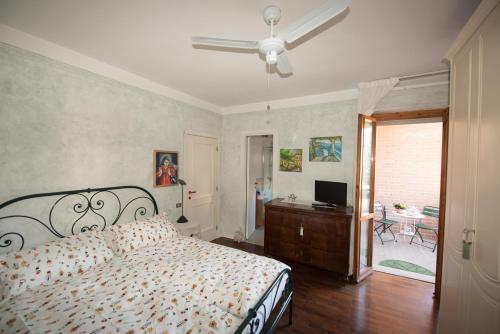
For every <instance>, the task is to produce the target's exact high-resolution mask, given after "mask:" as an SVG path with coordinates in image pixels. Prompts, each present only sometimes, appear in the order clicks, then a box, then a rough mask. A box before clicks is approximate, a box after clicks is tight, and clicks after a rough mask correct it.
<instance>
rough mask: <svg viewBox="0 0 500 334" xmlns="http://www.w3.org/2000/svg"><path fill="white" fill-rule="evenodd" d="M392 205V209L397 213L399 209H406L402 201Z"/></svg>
mask: <svg viewBox="0 0 500 334" xmlns="http://www.w3.org/2000/svg"><path fill="white" fill-rule="evenodd" d="M393 205H394V209H396V212H397V213H400V212H401V210H406V204H405V203H403V202H400V203H394V204H393Z"/></svg>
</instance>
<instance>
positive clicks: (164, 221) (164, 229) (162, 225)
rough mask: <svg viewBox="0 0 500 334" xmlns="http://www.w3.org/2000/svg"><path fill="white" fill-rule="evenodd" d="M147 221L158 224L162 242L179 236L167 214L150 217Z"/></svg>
mask: <svg viewBox="0 0 500 334" xmlns="http://www.w3.org/2000/svg"><path fill="white" fill-rule="evenodd" d="M146 220H147V221H148V222H151V223H156V224H158V225H157V227H158V234H159V238H160V241H162V240H166V239H171V238H175V237H177V236H178V235H179V232H178V231H177V228H176V227H175V225H174V224H172V222H171V221H170V219H168V215H167V214H166V213H165V212H163V213H160V214H159V215H154V216H152V217H149V218H147V219H146Z"/></svg>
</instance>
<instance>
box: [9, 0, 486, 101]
mask: <svg viewBox="0 0 500 334" xmlns="http://www.w3.org/2000/svg"><path fill="white" fill-rule="evenodd" d="M323 1H324V0H308V1H303V0H302V1H300V0H294V1H292V0H288V1H285V0H273V1H271V0H267V1H266V0H252V1H250V0H217V1H215V0H212V1H206V0H204V1H202V0H198V1H197V0H148V1H137V0H107V1H102V0H85V1H81V0H0V23H3V24H6V25H8V26H10V27H12V28H15V29H18V30H21V31H24V32H26V33H29V34H31V35H34V36H37V37H40V38H43V39H46V40H48V41H51V42H53V43H56V44H58V45H60V46H63V47H66V48H69V49H72V50H74V51H77V52H79V53H82V54H84V55H87V56H89V57H92V58H95V59H97V60H100V61H102V62H105V63H108V64H111V65H114V66H116V67H118V68H121V69H123V70H126V71H128V72H131V73H134V74H137V75H140V76H142V77H144V78H147V79H150V80H152V81H155V82H157V83H159V84H161V85H164V86H168V87H170V88H173V89H176V90H179V91H181V92H185V93H187V94H190V95H192V96H195V97H197V98H200V99H203V100H205V101H208V102H211V103H213V104H216V105H218V106H220V107H228V106H234V105H241V104H248V103H255V102H260V101H265V100H268V99H269V100H275V99H284V98H293V97H298V96H305V95H314V94H322V93H326V92H332V91H336V90H343V89H348V88H353V87H355V86H356V85H357V83H358V82H360V81H369V80H375V79H379V78H386V77H391V76H400V75H406V74H415V73H423V72H429V71H436V70H440V69H446V67H447V66H446V64H445V63H443V61H442V59H443V56H444V53H445V52H446V49H447V48H448V46H449V45H450V44H451V42H452V41H453V39H454V38H455V37H456V35H457V34H458V32H459V31H460V28H461V27H462V26H463V25H464V24H465V22H466V21H467V19H468V18H469V16H470V15H471V14H472V11H473V10H474V9H475V7H476V6H477V4H478V3H479V0H377V1H373V0H372V1H366V0H352V1H351V4H350V6H349V9H348V10H347V11H346V12H344V13H343V14H342V15H340V16H339V17H338V18H335V19H333V20H332V21H330V22H329V23H327V24H326V25H325V26H323V27H321V28H319V29H317V30H316V31H314V32H312V33H310V34H309V35H307V36H306V38H303V39H301V40H299V42H300V43H295V44H294V45H292V46H291V47H289V48H288V50H289V51H288V57H289V59H290V61H291V63H292V65H293V67H294V74H293V75H292V76H290V77H286V78H282V77H280V76H278V75H277V74H273V75H272V76H271V79H270V80H271V82H270V84H271V87H270V90H269V91H267V88H266V86H267V85H266V80H267V79H266V71H265V63H264V62H263V61H262V60H261V59H259V57H258V55H257V54H249V53H234V52H226V51H211V50H204V49H195V48H193V47H192V46H191V40H190V37H191V36H193V35H203V36H209V37H221V38H232V39H249V40H258V39H262V38H264V37H267V35H268V34H269V31H268V26H267V25H266V24H265V23H264V21H263V19H262V15H261V11H262V9H263V8H264V7H266V6H267V5H270V4H276V5H278V6H279V7H281V10H282V18H281V20H280V22H279V24H278V25H277V27H276V30H277V31H279V30H280V28H283V27H284V26H286V25H287V24H288V23H291V22H293V21H294V20H296V19H298V18H300V17H301V16H303V15H304V14H306V13H307V12H309V11H311V10H312V9H314V8H315V7H317V6H318V5H320V4H321V3H323Z"/></svg>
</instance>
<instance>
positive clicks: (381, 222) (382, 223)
mask: <svg viewBox="0 0 500 334" xmlns="http://www.w3.org/2000/svg"><path fill="white" fill-rule="evenodd" d="M375 211H379V212H380V213H381V214H382V217H381V218H380V219H375V228H374V230H375V233H377V236H378V238H379V239H380V242H381V243H382V245H383V244H384V242H388V241H394V242H398V240H397V239H396V235H395V234H394V232H393V231H392V227H393V226H394V225H396V224H399V222H398V221H395V220H391V219H387V211H386V209H385V205H382V204H380V203H379V202H377V203H375ZM386 231H389V232H390V233H391V234H392V239H387V240H384V239H382V233H385V232H386Z"/></svg>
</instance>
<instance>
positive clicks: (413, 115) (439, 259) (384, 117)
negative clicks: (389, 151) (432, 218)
mask: <svg viewBox="0 0 500 334" xmlns="http://www.w3.org/2000/svg"><path fill="white" fill-rule="evenodd" d="M448 114H449V108H448V107H446V108H437V109H424V110H414V111H396V112H380V113H376V114H373V115H372V117H374V118H375V119H376V120H377V121H378V122H384V121H398V120H414V119H422V118H441V120H442V122H443V131H442V139H441V180H440V185H439V222H438V240H437V243H438V246H437V254H436V281H435V283H434V298H436V299H437V301H438V303H439V297H440V296H441V281H442V275H443V251H444V229H445V214H446V180H447V171H448V134H449V122H448ZM375 177H376V176H375ZM375 191H376V189H375ZM355 237H356V236H355ZM438 305H439V304H438Z"/></svg>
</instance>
